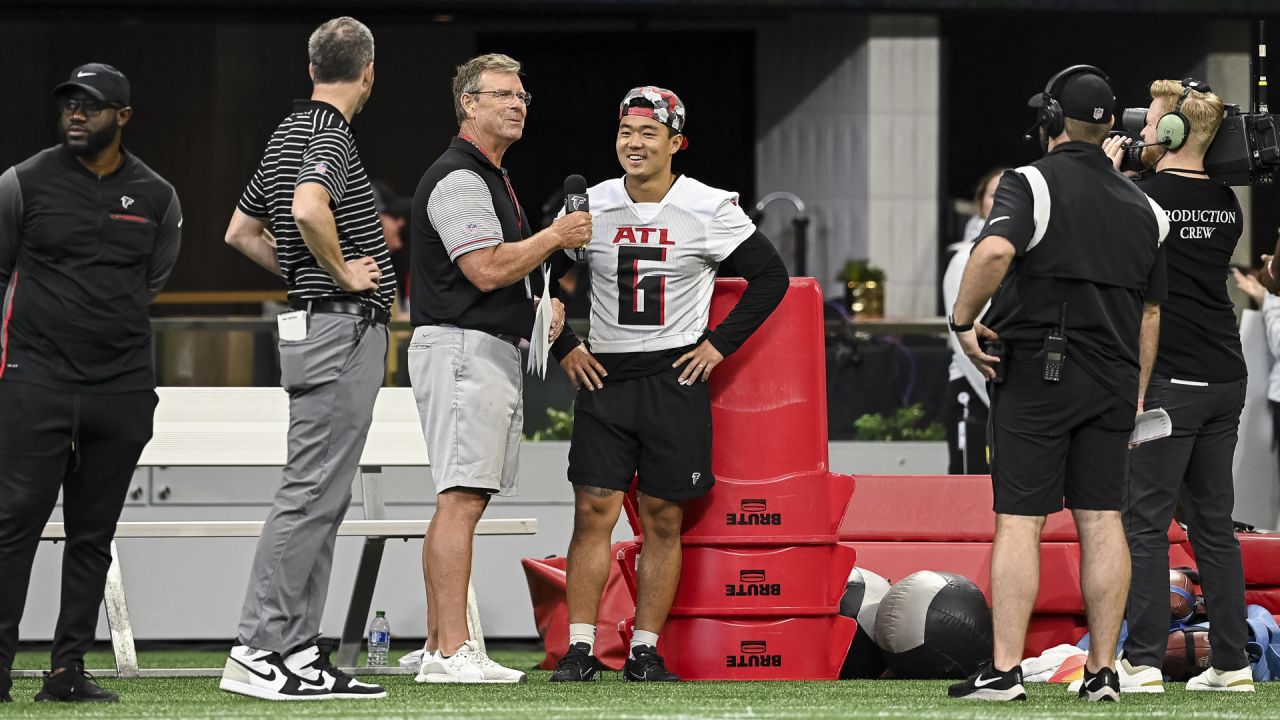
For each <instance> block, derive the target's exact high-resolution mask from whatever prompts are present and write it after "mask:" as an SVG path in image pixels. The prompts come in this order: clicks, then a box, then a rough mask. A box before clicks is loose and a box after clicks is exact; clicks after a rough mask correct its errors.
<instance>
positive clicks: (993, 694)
mask: <svg viewBox="0 0 1280 720" xmlns="http://www.w3.org/2000/svg"><path fill="white" fill-rule="evenodd" d="M947 694H948V695H950V696H951V697H953V698H957V699H960V700H994V701H997V702H1000V701H1006V700H1026V699H1027V690H1026V688H1024V687H1022V666H1020V665H1014V666H1013V669H1012V670H1008V671H1005V672H1000V671H999V670H996V666H995V664H994V663H986V664H984V665H983V666H982V667H980V668H978V672H976V673H974V674H972V675H970V676H969V677H968V678H966V679H965V681H964V682H958V683H956V684H954V685H952V686H951V687H950V688H948V689H947Z"/></svg>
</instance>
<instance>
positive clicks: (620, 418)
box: [569, 368, 715, 502]
mask: <svg viewBox="0 0 1280 720" xmlns="http://www.w3.org/2000/svg"><path fill="white" fill-rule="evenodd" d="M682 369H683V368H671V369H668V370H664V371H663V372H661V373H659V374H656V375H647V376H644V377H638V378H632V379H629V380H618V381H614V382H606V383H605V384H604V387H603V388H602V389H600V390H594V391H591V390H586V389H582V390H579V391H578V397H577V399H576V400H574V403H573V442H572V443H571V444H570V446H569V482H571V483H573V484H575V485H590V486H594V487H602V488H609V489H611V490H621V491H626V490H628V489H629V488H630V487H631V480H632V478H633V477H635V475H636V473H637V472H639V475H640V481H639V490H640V492H642V493H644V494H645V495H651V496H653V497H656V498H661V499H663V500H670V501H672V502H683V501H685V500H691V499H693V498H696V497H701V496H702V495H705V494H706V493H707V492H708V491H709V490H711V486H712V485H714V484H715V478H714V477H712V475H711V396H710V391H709V390H708V387H707V384H706V383H704V382H701V381H698V382H695V383H693V384H692V385H681V384H680V383H679V380H680V372H681V370H682Z"/></svg>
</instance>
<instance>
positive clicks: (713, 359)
mask: <svg viewBox="0 0 1280 720" xmlns="http://www.w3.org/2000/svg"><path fill="white" fill-rule="evenodd" d="M723 360H724V356H723V355H721V354H720V351H719V350H717V349H716V346H715V345H712V344H711V341H710V340H703V341H702V342H701V343H699V344H698V347H696V348H694V349H692V350H690V351H689V352H687V353H685V354H683V355H681V356H680V359H679V360H676V361H675V362H674V363H671V367H673V368H678V367H680V366H681V365H684V366H685V368H684V372H682V373H680V384H681V385H692V384H694V383H695V382H697V381H698V380H702V382H706V381H707V379H708V378H710V377H711V371H712V370H715V369H716V366H717V365H719V364H720V362H721V361H723ZM686 363H688V364H687V365H686Z"/></svg>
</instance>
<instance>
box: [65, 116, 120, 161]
mask: <svg viewBox="0 0 1280 720" xmlns="http://www.w3.org/2000/svg"><path fill="white" fill-rule="evenodd" d="M70 127H71V126H70V125H67V126H64V127H59V131H60V132H61V134H62V144H63V145H66V146H67V149H68V150H70V151H71V153H72V154H73V155H77V156H79V157H82V158H93V157H97V156H98V153H101V152H102V151H103V150H105V149H107V147H108V146H110V145H111V142H112V141H113V140H115V137H116V126H115V125H114V124H111V125H107V126H105V127H103V128H101V129H100V130H90V129H89V128H88V126H82V127H84V129H85V131H86V133H87V134H86V135H85V137H84V139H83V140H75V141H72V140H68V139H67V130H68V129H69V128H70Z"/></svg>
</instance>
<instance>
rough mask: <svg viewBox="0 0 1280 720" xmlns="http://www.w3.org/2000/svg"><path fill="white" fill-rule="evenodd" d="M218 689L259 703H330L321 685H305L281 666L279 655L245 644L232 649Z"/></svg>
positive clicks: (324, 688) (327, 690)
mask: <svg viewBox="0 0 1280 720" xmlns="http://www.w3.org/2000/svg"><path fill="white" fill-rule="evenodd" d="M218 687H219V688H222V689H223V690H226V691H227V692H232V693H236V694H237V695H247V696H249V697H254V698H258V699H260V700H329V699H330V698H332V697H333V695H332V693H330V692H329V687H328V686H327V685H325V683H323V682H307V681H306V680H303V679H302V678H301V677H299V676H298V675H296V674H295V673H294V672H293V671H292V670H290V669H289V668H288V666H286V665H285V664H284V658H282V657H280V654H279V653H274V652H271V651H270V650H258V649H257V648H251V647H248V646H247V645H236V646H235V647H233V648H231V655H230V656H228V657H227V664H226V665H225V666H224V667H223V669H222V680H221V681H220V682H219V683H218Z"/></svg>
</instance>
